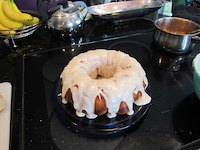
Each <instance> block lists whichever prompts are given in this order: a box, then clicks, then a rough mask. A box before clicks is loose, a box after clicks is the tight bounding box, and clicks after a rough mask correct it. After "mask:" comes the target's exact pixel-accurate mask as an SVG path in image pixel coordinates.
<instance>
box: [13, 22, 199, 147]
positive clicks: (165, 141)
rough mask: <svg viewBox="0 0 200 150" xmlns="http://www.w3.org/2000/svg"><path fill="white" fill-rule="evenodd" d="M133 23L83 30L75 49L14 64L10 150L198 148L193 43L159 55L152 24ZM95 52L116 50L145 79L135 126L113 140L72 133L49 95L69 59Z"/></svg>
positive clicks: (29, 57)
mask: <svg viewBox="0 0 200 150" xmlns="http://www.w3.org/2000/svg"><path fill="white" fill-rule="evenodd" d="M136 22H139V23H140V24H136V23H133V22H129V26H128V22H126V23H125V24H123V23H121V24H120V25H119V22H118V25H116V26H115V24H116V23H113V24H110V26H109V23H108V22H105V23H104V22H103V23H102V24H107V25H108V26H109V27H110V30H108V29H106V30H103V29H102V27H103V26H104V25H103V26H102V27H101V25H102V24H101V25H97V24H95V28H93V29H92V30H89V29H88V28H87V25H86V30H85V31H84V33H83V35H84V36H83V37H82V38H81V39H82V41H81V42H79V43H78V44H76V43H75V44H74V45H71V46H66V45H64V46H63V45H62V44H61V45H62V46H60V47H58V43H57V44H56V45H57V47H56V46H52V48H49V49H46V50H45V51H33V52H30V53H27V54H25V55H24V56H23V57H22V58H21V59H19V64H18V72H19V76H18V77H19V79H18V84H17V86H16V90H15V93H16V95H15V101H14V104H13V112H14V113H13V120H12V134H11V149H15V150H16V149H20V150H27V149H30V150H35V149H37V150H46V149H49V150H50V149H52V150H65V149H77V150H80V149H91V150H92V149H99V150H100V149H104V150H107V149H108V150H111V149H113V150H114V149H115V150H118V149H119V150H129V149H137V150H145V149H149V150H157V149H159V150H160V149H178V148H180V149H181V148H183V149H186V148H188V147H189V146H191V145H195V146H197V145H198V144H197V143H198V142H199V141H198V140H199V138H200V128H199V126H200V121H199V119H198V118H197V117H196V116H197V114H199V113H200V109H199V108H200V101H199V100H198V99H197V97H196V95H195V94H194V89H193V78H192V68H191V61H192V59H193V58H194V56H195V55H196V54H197V53H198V52H199V50H198V44H196V45H195V46H194V48H193V50H191V51H190V52H189V53H187V54H182V55H174V54H170V53H167V52H164V51H162V50H159V49H158V48H157V47H156V45H155V43H154V42H153V41H152V36H153V29H154V26H153V24H152V22H151V21H147V20H144V21H141V20H139V21H138V20H137V21H136ZM131 24H133V25H132V26H130V25H131ZM138 25H140V27H143V28H139V27H138ZM126 26H128V28H126ZM104 27H105V26H104ZM131 27H132V28H131ZM133 27H134V28H133ZM89 31H90V33H89ZM109 31H110V32H109ZM120 31H121V32H120ZM122 31H123V32H122ZM79 40H80V39H79ZM98 48H103V49H108V50H109V49H116V50H120V51H123V52H125V53H127V54H129V55H130V56H132V57H134V58H136V59H137V60H138V61H139V62H140V64H141V65H142V67H143V68H144V70H145V72H146V74H147V78H148V80H149V93H150V95H151V97H152V102H151V104H150V105H149V106H148V108H145V112H144V113H143V114H142V115H141V117H140V121H137V122H134V121H133V122H132V124H131V126H130V127H129V128H128V129H127V130H126V131H125V132H123V133H120V134H114V136H112V137H106V136H103V137H102V136H99V134H95V133H94V134H92V136H91V135H90V134H89V133H90V131H89V130H88V131H87V130H86V131H85V132H82V131H81V127H80V128H79V126H77V127H76V128H73V125H70V123H69V122H66V120H65V119H63V117H62V115H61V114H60V113H59V112H58V109H57V108H56V104H55V98H54V96H53V95H54V94H55V84H56V83H57V81H58V78H59V75H60V73H61V71H62V69H63V67H64V66H65V65H66V64H67V63H68V62H69V61H70V60H71V58H73V57H74V56H76V55H78V54H80V53H82V52H85V51H88V50H92V49H98ZM21 81H22V82H21ZM63 120H64V121H63ZM89 122H90V121H88V124H89ZM115 132H118V130H116V131H115ZM105 135H106V134H105Z"/></svg>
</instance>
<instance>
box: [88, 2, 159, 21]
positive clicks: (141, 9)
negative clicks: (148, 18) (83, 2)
mask: <svg viewBox="0 0 200 150" xmlns="http://www.w3.org/2000/svg"><path fill="white" fill-rule="evenodd" d="M161 7H162V3H159V2H156V1H146V0H134V1H122V2H112V3H106V4H99V5H94V6H90V7H88V12H89V13H90V14H92V15H93V16H94V17H97V18H101V19H127V18H134V17H142V16H145V15H147V14H150V13H153V12H155V11H156V10H158V9H159V8H161Z"/></svg>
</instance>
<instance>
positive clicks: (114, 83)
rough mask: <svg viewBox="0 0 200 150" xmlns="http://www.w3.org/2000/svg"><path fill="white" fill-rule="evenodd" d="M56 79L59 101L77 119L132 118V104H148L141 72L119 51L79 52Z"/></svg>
mask: <svg viewBox="0 0 200 150" xmlns="http://www.w3.org/2000/svg"><path fill="white" fill-rule="evenodd" d="M60 78H61V85H62V93H61V96H62V102H63V103H67V102H69V103H71V104H73V107H74V109H75V110H76V115H77V116H79V117H84V116H85V115H86V117H87V118H89V119H93V118H96V117H97V116H100V115H103V114H107V116H108V117H109V118H114V117H116V115H117V114H128V115H132V114H133V113H134V111H133V104H134V103H135V104H136V105H138V106H141V105H145V104H147V103H149V102H150V101H151V97H150V96H149V95H148V94H147V93H146V92H145V89H146V88H147V86H148V81H147V78H146V73H145V71H144V70H143V68H142V66H141V65H140V64H139V62H138V61H137V60H136V59H135V58H133V57H130V56H129V55H127V54H125V53H123V52H121V51H116V50H105V49H98V50H90V51H88V52H85V53H81V54H79V55H78V56H75V57H74V58H73V59H72V60H71V61H70V62H69V63H68V65H67V66H66V67H65V68H64V70H63V72H62V73H61V75H60Z"/></svg>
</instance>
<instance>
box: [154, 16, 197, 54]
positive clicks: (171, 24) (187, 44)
mask: <svg viewBox="0 0 200 150" xmlns="http://www.w3.org/2000/svg"><path fill="white" fill-rule="evenodd" d="M154 24H155V27H156V28H155V32H154V42H155V43H156V45H157V46H158V47H159V48H162V49H164V50H166V51H169V52H172V53H186V52H188V51H190V50H191V46H192V45H193V41H192V40H193V39H196V40H199V39H200V38H199V37H198V36H197V35H198V34H200V25H199V24H197V23H195V22H193V21H191V20H189V19H184V18H179V17H165V18H160V19H158V20H156V21H155V23H154Z"/></svg>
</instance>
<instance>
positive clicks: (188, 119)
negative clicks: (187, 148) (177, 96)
mask: <svg viewBox="0 0 200 150" xmlns="http://www.w3.org/2000/svg"><path fill="white" fill-rule="evenodd" d="M199 108H200V101H199V100H198V98H197V96H196V95H195V93H192V94H190V95H189V96H187V97H186V98H185V99H184V100H183V101H181V103H179V104H178V105H177V106H176V107H175V109H174V111H173V113H172V121H173V124H174V128H175V130H176V134H177V135H178V136H179V138H180V139H181V140H182V141H183V142H184V143H188V142H191V141H193V140H196V139H199V138H200V128H199V127H200V121H199V117H198V114H199V113H200V109H199Z"/></svg>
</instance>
